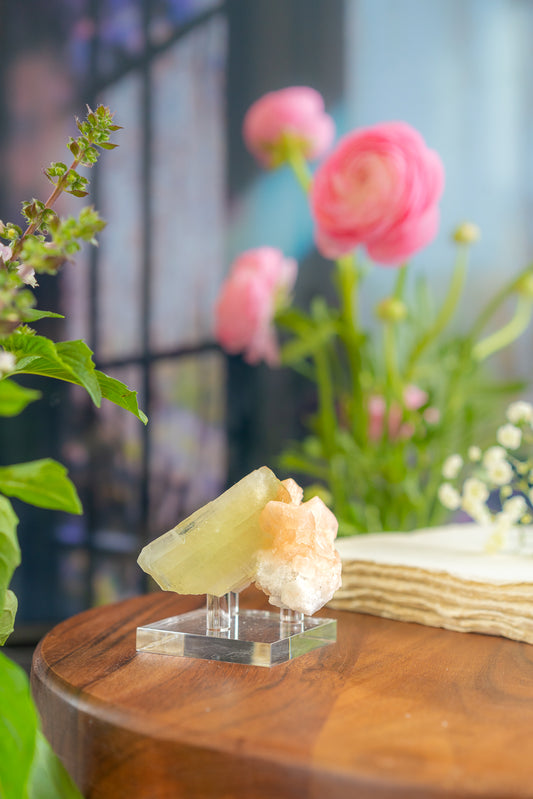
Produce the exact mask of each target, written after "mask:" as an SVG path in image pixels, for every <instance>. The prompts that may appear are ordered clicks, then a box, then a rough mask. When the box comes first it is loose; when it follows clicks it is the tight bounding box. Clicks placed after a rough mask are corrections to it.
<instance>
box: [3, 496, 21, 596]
mask: <svg viewBox="0 0 533 799" xmlns="http://www.w3.org/2000/svg"><path fill="white" fill-rule="evenodd" d="M18 523H19V520H18V518H17V515H16V513H15V511H14V510H13V506H12V505H11V502H10V501H9V500H8V499H7V497H3V496H1V495H0V596H2V597H3V596H4V595H5V592H6V590H7V587H8V585H9V583H10V582H11V577H12V575H13V572H14V571H15V569H16V568H17V566H18V565H19V563H20V547H19V542H18V539H17V525H18Z"/></svg>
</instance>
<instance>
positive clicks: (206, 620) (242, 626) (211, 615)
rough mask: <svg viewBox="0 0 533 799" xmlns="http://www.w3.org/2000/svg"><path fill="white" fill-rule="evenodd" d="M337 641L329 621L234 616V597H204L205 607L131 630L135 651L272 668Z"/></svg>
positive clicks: (285, 614)
mask: <svg viewBox="0 0 533 799" xmlns="http://www.w3.org/2000/svg"><path fill="white" fill-rule="evenodd" d="M336 640H337V622H336V621H335V620H334V619H324V618H318V619H315V618H312V617H310V616H304V615H303V613H295V612H294V611H292V610H289V609H288V608H281V609H280V612H279V613H275V612H270V611H267V610H241V611H239V595H238V594H237V593H229V594H225V595H224V596H222V597H217V596H212V595H210V594H208V595H207V602H206V607H205V608H202V609H200V610H193V611H191V612H190V613H184V614H182V615H181V616H170V617H169V618H168V619H162V620H161V621H156V622H153V623H152V624H146V625H144V626H143V627H137V651H138V652H151V653H152V654H158V655H173V656H175V657H189V658H200V659H202V660H221V661H225V662H226V663H246V664H249V665H252V666H275V665H277V664H278V663H285V662H286V661H288V660H292V659H293V658H295V657H298V656H299V655H304V654H305V653H306V652H310V651H311V650H312V649H316V648H318V647H321V646H326V645H327V644H332V643H334V642H335V641H336Z"/></svg>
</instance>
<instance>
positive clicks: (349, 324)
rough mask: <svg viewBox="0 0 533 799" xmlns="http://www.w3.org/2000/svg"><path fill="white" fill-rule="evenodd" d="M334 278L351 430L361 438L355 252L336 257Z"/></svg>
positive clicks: (361, 397)
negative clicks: (347, 371)
mask: <svg viewBox="0 0 533 799" xmlns="http://www.w3.org/2000/svg"><path fill="white" fill-rule="evenodd" d="M336 263H337V279H338V288H339V294H340V302H341V320H340V321H341V338H342V340H343V342H344V346H345V347H346V353H347V356H348V363H349V366H350V374H351V389H352V413H351V417H352V418H351V421H352V430H353V433H354V436H355V438H356V440H361V436H362V431H363V429H364V428H363V427H362V424H363V421H364V419H363V417H364V413H363V395H362V390H361V352H360V335H359V325H358V316H359V314H358V297H357V290H358V283H359V274H358V270H357V264H356V261H355V254H354V253H351V254H350V255H345V256H343V257H342V258H339V259H338V260H337V262H336Z"/></svg>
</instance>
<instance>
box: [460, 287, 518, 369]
mask: <svg viewBox="0 0 533 799" xmlns="http://www.w3.org/2000/svg"><path fill="white" fill-rule="evenodd" d="M532 310H533V304H532V300H531V298H530V297H525V296H519V297H518V302H517V304H516V311H515V313H514V316H513V318H512V319H511V321H510V322H508V323H507V324H506V325H504V326H503V327H502V328H500V329H499V330H497V331H496V333H493V334H492V335H491V336H487V338H484V339H482V341H478V343H477V344H476V345H475V347H474V349H473V350H472V355H473V357H474V358H475V359H476V360H477V361H484V360H485V358H488V357H489V355H493V354H494V353H495V352H497V351H498V350H502V349H504V348H505V347H507V346H509V344H512V342H513V341H515V340H516V339H517V338H518V337H519V336H521V335H522V333H523V332H524V331H525V330H526V328H527V327H528V325H529V323H530V321H531V312H532Z"/></svg>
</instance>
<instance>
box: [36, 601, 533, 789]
mask: <svg viewBox="0 0 533 799" xmlns="http://www.w3.org/2000/svg"><path fill="white" fill-rule="evenodd" d="M262 602H263V600H262V599H260V595H259V594H257V593H256V592H255V591H253V592H245V596H244V597H243V599H242V606H243V607H259V606H261V605H262ZM200 604H201V599H200V598H198V597H178V596H176V595H174V594H166V593H157V594H151V595H148V596H145V597H137V598H135V599H131V600H128V601H126V602H121V603H119V604H116V605H111V606H108V607H103V608H97V609H93V610H90V611H87V612H85V613H82V614H80V615H79V616H76V617H74V618H72V619H69V620H68V621H66V622H63V623H62V624H59V625H58V626H57V627H55V628H54V629H53V630H52V631H51V632H50V633H49V634H48V635H47V636H46V637H45V638H44V639H43V641H42V642H41V644H40V646H39V648H38V649H37V651H36V654H35V657H34V663H33V674H32V684H33V691H34V695H35V699H36V702H37V705H38V707H39V709H40V711H41V714H42V717H43V726H44V730H45V733H46V735H47V736H48V737H49V739H50V741H51V743H52V745H53V746H54V748H55V749H56V751H57V752H58V753H59V755H60V756H61V757H62V759H63V761H64V762H65V764H66V766H67V768H68V769H69V771H70V772H71V774H72V775H73V776H74V778H75V780H76V781H77V783H78V784H79V786H80V787H81V789H82V791H83V793H84V795H85V796H86V797H88V798H90V799H93V797H94V798H96V797H108V798H109V799H121V797H124V799H126V797H127V799H144V798H145V797H146V799H181V797H183V798H184V799H185V797H186V799H197V798H198V799H200V797H201V799H209V798H210V797H217V798H218V799H288V798H289V797H290V799H307V797H312V798H313V799H347V797H357V799H365V798H366V797H372V799H383V798H385V797H386V798H387V799H389V798H390V797H404V798H405V799H415V798H416V797H424V798H428V799H429V797H452V796H453V797H480V796H483V797H499V798H500V799H512V797H533V646H531V645H528V644H521V643H517V642H514V641H509V640H505V639H503V638H496V637H492V636H482V635H476V634H461V633H453V632H448V631H445V630H439V629H434V628H430V627H422V626H419V625H416V624H406V623H402V622H394V621H388V620H385V619H380V618H374V617H372V616H364V615H360V614H356V613H348V612H333V611H329V610H326V613H325V615H328V616H335V617H336V618H337V619H338V642H337V644H334V645H332V646H327V647H324V648H323V649H318V650H315V651H313V652H310V653H308V654H306V655H303V656H302V657H300V658H298V659H296V660H294V661H292V662H289V663H286V664H282V665H279V666H275V667H273V668H271V669H267V668H260V667H254V666H242V665H238V664H227V663H219V662H212V661H200V660H190V659H186V658H173V657H168V656H165V655H151V654H145V653H139V654H137V653H136V652H135V629H136V627H137V625H139V624H146V623H148V622H151V621H156V620H158V619H160V618H164V617H166V616H171V615H173V614H176V613H182V612H185V611H187V610H191V609H193V608H195V607H198V606H199V605H200ZM322 613H323V611H322Z"/></svg>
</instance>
